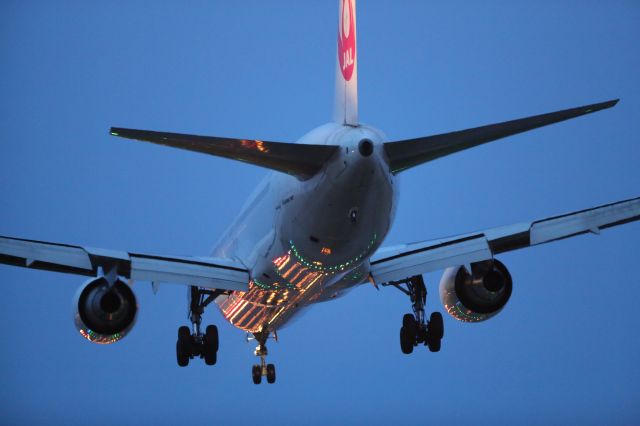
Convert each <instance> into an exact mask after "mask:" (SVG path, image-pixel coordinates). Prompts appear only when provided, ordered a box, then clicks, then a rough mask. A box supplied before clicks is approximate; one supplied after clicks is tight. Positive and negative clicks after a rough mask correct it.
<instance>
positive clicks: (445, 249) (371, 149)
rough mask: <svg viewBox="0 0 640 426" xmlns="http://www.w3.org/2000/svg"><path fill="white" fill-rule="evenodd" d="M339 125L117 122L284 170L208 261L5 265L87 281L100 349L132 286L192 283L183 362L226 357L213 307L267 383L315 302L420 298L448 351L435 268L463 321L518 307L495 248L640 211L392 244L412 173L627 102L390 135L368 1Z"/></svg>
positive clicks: (451, 309)
mask: <svg viewBox="0 0 640 426" xmlns="http://www.w3.org/2000/svg"><path fill="white" fill-rule="evenodd" d="M337 38H338V48H337V65H336V108H335V116H334V121H333V122H332V123H329V124H325V125H323V126H320V127H318V128H316V129H314V130H312V131H311V132H309V133H308V134H307V135H305V136H303V137H302V138H301V139H300V140H299V141H297V142H296V143H286V142H271V141H263V140H249V139H231V138H221V137H207V136H195V135H185V134H176V133H165V132H152V131H143V130H134V129H123V128H112V129H111V131H110V133H111V134H112V135H114V136H120V137H124V138H129V139H135V140H140V141H147V142H151V143H155V144H160V145H166V146H171V147H175V148H181V149H187V150H191V151H195V152H200V153H205V154H210V155H215V156H221V157H226V158H229V159H233V160H238V161H243V162H247V163H250V164H254V165H256V166H261V167H264V168H268V169H270V170H271V173H270V174H269V175H268V176H267V177H266V179H265V180H263V181H262V182H261V183H260V184H259V186H258V187H257V188H256V189H255V191H254V193H253V194H252V196H251V197H250V198H249V199H248V200H247V202H246V204H245V206H244V207H243V208H242V209H241V212H240V214H239V215H238V217H237V218H236V220H235V221H234V222H233V223H232V224H231V226H230V227H229V228H228V230H227V231H226V232H225V233H224V234H223V235H222V236H221V238H220V240H219V242H218V243H217V245H216V246H215V248H214V250H213V252H212V253H211V255H210V256H208V257H178V256H170V255H157V254H151V253H137V252H125V251H119V250H110V249H100V248H91V247H84V246H78V245H68V244H60V243H54V242H43V241H33V240H26V239H21V238H14V237H0V262H1V263H5V264H9V265H15V266H21V267H27V268H34V269H42V270H49V271H57V272H63V273H71V274H77V275H84V276H88V277H89V279H88V280H87V281H86V282H85V283H84V284H83V285H82V286H81V287H80V289H79V291H78V293H77V296H76V300H75V303H74V305H75V306H76V312H75V316H74V319H75V324H76V327H77V328H78V331H79V332H80V334H81V335H82V336H83V337H85V338H86V339H87V340H89V341H91V342H94V343H102V344H109V343H114V342H116V341H119V340H120V339H122V338H123V337H125V336H126V335H127V333H128V332H129V331H130V330H131V329H132V327H133V326H134V325H135V321H136V316H137V312H138V306H137V301H136V297H135V294H134V292H133V290H132V288H131V282H134V281H150V282H151V283H152V286H153V288H154V289H155V290H156V291H157V289H158V286H159V285H160V284H161V283H177V284H183V285H186V286H187V292H188V296H189V302H188V308H189V321H190V323H191V327H185V326H182V327H180V328H179V329H178V337H177V342H176V359H177V363H178V365H180V366H182V367H184V366H187V365H188V364H189V362H190V361H191V360H193V359H195V358H203V359H204V362H205V363H206V364H208V365H213V364H215V363H216V361H217V353H218V349H219V342H218V330H217V327H216V326H215V325H208V326H206V327H203V324H202V315H203V313H204V311H205V309H206V308H207V307H208V306H209V305H210V304H212V303H215V305H216V306H217V307H218V308H219V309H220V311H221V313H222V315H223V317H224V318H225V319H226V320H227V321H228V322H230V323H231V324H232V325H233V326H235V327H237V328H239V329H241V330H243V331H246V332H248V333H250V334H251V335H253V336H254V338H255V339H256V341H257V342H258V346H257V348H256V351H255V355H256V356H258V357H259V359H260V363H259V364H256V365H254V366H253V367H252V379H253V382H254V383H256V384H259V383H261V381H262V378H263V377H266V380H267V382H269V383H273V382H275V379H276V374H275V366H274V365H273V364H270V363H269V364H268V363H267V362H266V357H267V353H268V352H267V340H268V339H269V338H271V337H277V332H278V330H281V329H282V328H283V327H284V326H285V325H286V324H287V323H288V322H289V320H290V319H291V318H293V317H294V316H295V315H299V314H300V313H301V312H303V311H304V309H303V308H306V307H310V306H312V305H313V304H315V303H319V302H324V301H331V300H333V299H335V298H338V297H341V296H344V295H345V294H347V293H348V291H349V290H351V289H353V288H355V287H357V286H360V285H362V284H364V285H372V286H376V287H395V288H397V289H399V290H401V291H402V292H404V293H405V294H407V296H409V301H410V305H411V311H412V312H411V313H407V314H405V315H404V316H403V318H402V326H401V328H400V347H401V351H402V352H403V353H405V354H410V353H412V352H413V351H414V349H415V348H416V347H418V346H420V345H423V346H426V347H427V348H428V350H430V351H431V352H438V351H439V350H440V347H441V341H442V338H443V336H444V325H443V319H442V315H441V314H440V313H439V312H432V313H431V314H429V315H427V312H426V298H427V293H426V286H425V283H424V279H423V278H422V276H423V274H425V273H428V272H431V271H436V270H445V272H444V274H443V276H442V279H441V281H440V299H441V301H442V303H443V305H444V308H445V310H446V311H447V312H448V313H449V314H450V315H451V316H453V317H454V318H456V319H458V320H461V321H464V322H480V321H485V320H487V319H489V318H491V317H493V316H495V315H497V314H498V313H499V312H500V311H501V310H502V309H503V308H504V307H505V306H506V304H507V303H508V301H509V298H510V295H511V292H512V288H513V282H512V278H511V275H510V273H509V270H508V269H507V267H506V266H505V265H504V264H503V263H502V262H500V261H499V260H498V259H497V258H496V256H498V255H500V254H502V253H505V252H509V251H512V250H517V249H520V248H524V247H529V246H533V245H538V244H543V243H547V242H552V241H557V240H560V239H564V238H569V237H572V236H576V235H580V234H585V233H600V231H601V230H603V229H606V228H608V227H612V226H616V225H621V224H624V223H628V222H631V221H635V220H638V218H640V198H633V199H628V200H624V201H618V202H614V203H611V204H607V205H603V206H599V207H594V208H589V209H585V210H581V211H577V212H572V213H568V214H563V215H557V216H553V217H549V218H545V219H542V220H535V221H530V222H524V223H520V224H515V225H510V226H504V227H498V228H492V229H487V230H484V231H480V232H475V233H466V234H460V235H457V236H453V237H446V238H441V239H437V240H430V241H421V242H415V243H409V244H404V245H399V246H393V247H383V246H382V244H383V242H384V240H385V237H386V235H387V233H388V231H389V229H390V226H391V224H392V222H393V220H394V215H395V210H396V206H397V203H398V181H397V176H398V175H399V174H400V173H402V172H403V171H405V170H407V169H409V168H412V167H416V166H419V165H422V164H424V163H427V162H430V161H433V160H436V159H438V158H441V157H444V156H447V155H449V154H454V153H456V152H459V151H462V150H465V149H468V148H472V147H475V146H478V145H481V144H484V143H488V142H491V141H494V140H497V139H501V138H504V137H506V136H510V135H514V134H517V133H521V132H524V131H528V130H532V129H535V128H538V127H542V126H546V125H549V124H553V123H557V122H560V121H564V120H568V119H571V118H575V117H578V116H581V115H585V114H589V113H592V112H596V111H600V110H603V109H607V108H610V107H613V106H614V105H615V104H616V103H617V100H612V101H607V102H601V103H596V104H592V105H586V106H582V107H578V108H571V109H566V110H562V111H556V112H552V113H548V114H542V115H537V116H533V117H527V118H522V119H517V120H511V121H507V122H503V123H498V124H491V125H487V126H482V127H476V128H472V129H466V130H462V131H456V132H451V133H446V134H440V135H433V136H427V137H420V138H415V139H410V140H401V141H387V140H385V137H384V136H383V135H382V133H381V132H380V131H379V130H377V129H375V128H373V127H371V126H367V125H364V124H362V123H360V122H359V120H358V97H357V81H358V67H357V62H358V55H357V44H356V4H355V0H340V2H339V25H338V37H337Z"/></svg>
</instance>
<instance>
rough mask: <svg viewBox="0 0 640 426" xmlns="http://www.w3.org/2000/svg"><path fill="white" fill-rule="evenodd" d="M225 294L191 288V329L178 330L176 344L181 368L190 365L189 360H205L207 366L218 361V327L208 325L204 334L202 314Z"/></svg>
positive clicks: (184, 327)
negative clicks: (217, 298)
mask: <svg viewBox="0 0 640 426" xmlns="http://www.w3.org/2000/svg"><path fill="white" fill-rule="evenodd" d="M221 294H224V292H223V291H220V290H207V289H202V288H199V287H194V286H191V287H189V320H191V329H189V327H186V326H182V327H180V328H179V329H178V341H177V343H176V358H177V360H178V365H179V366H180V367H186V366H187V365H189V360H190V359H193V358H195V357H200V358H204V362H205V364H207V365H214V364H215V363H216V362H217V360H218V347H219V342H218V327H216V326H215V325H208V326H207V328H206V329H205V332H204V333H202V330H201V329H200V326H201V324H202V314H203V313H204V309H205V308H206V307H207V305H209V304H210V303H211V302H213V300H214V299H215V298H216V297H218V296H220V295H221Z"/></svg>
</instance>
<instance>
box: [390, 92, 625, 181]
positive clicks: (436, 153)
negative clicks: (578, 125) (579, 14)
mask: <svg viewBox="0 0 640 426" xmlns="http://www.w3.org/2000/svg"><path fill="white" fill-rule="evenodd" d="M617 103H618V99H615V100H612V101H607V102H602V103H598V104H592V105H585V106H581V107H578V108H571V109H565V110H562V111H556V112H551V113H548V114H542V115H535V116H533V117H527V118H521V119H518V120H511V121H505V122H504V123H498V124H490V125H488V126H482V127H475V128H473V129H467V130H461V131H457V132H451V133H443V134H441V135H434V136H427V137H423V138H416V139H408V140H404V141H399V142H387V143H385V144H384V149H385V152H386V153H387V157H388V158H389V167H390V169H391V172H392V173H399V172H401V171H403V170H406V169H408V168H410V167H413V166H417V165H419V164H422V163H426V162H428V161H431V160H435V159H436V158H440V157H444V156H446V155H449V154H453V153H455V152H458V151H462V150H465V149H468V148H473V147H474V146H478V145H482V144H484V143H487V142H491V141H495V140H497V139H501V138H504V137H506V136H511V135H515V134H517V133H522V132H526V131H527V130H533V129H537V128H538V127H542V126H547V125H549V124H553V123H558V122H560V121H564V120H569V119H570V118H575V117H579V116H581V115H584V114H589V113H592V112H596V111H600V110H602V109H606V108H611V107H612V106H614V105H615V104H617Z"/></svg>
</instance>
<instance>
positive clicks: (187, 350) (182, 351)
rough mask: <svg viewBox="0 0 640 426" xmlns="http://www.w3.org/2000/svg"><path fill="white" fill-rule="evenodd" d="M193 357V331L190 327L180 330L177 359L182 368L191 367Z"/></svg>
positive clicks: (183, 327)
mask: <svg viewBox="0 0 640 426" xmlns="http://www.w3.org/2000/svg"><path fill="white" fill-rule="evenodd" d="M190 357H191V331H189V327H185V326H182V327H180V328H178V341H177V342H176V359H177V361H178V365H179V366H180V367H186V366H187V365H189V358H190Z"/></svg>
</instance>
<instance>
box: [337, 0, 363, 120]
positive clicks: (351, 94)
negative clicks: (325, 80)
mask: <svg viewBox="0 0 640 426" xmlns="http://www.w3.org/2000/svg"><path fill="white" fill-rule="evenodd" d="M338 2H339V4H340V7H339V19H338V60H337V66H336V101H335V102H336V105H335V116H334V119H335V121H336V122H338V123H341V124H347V125H350V126H357V125H358V52H357V48H356V46H357V43H356V0H338Z"/></svg>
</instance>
